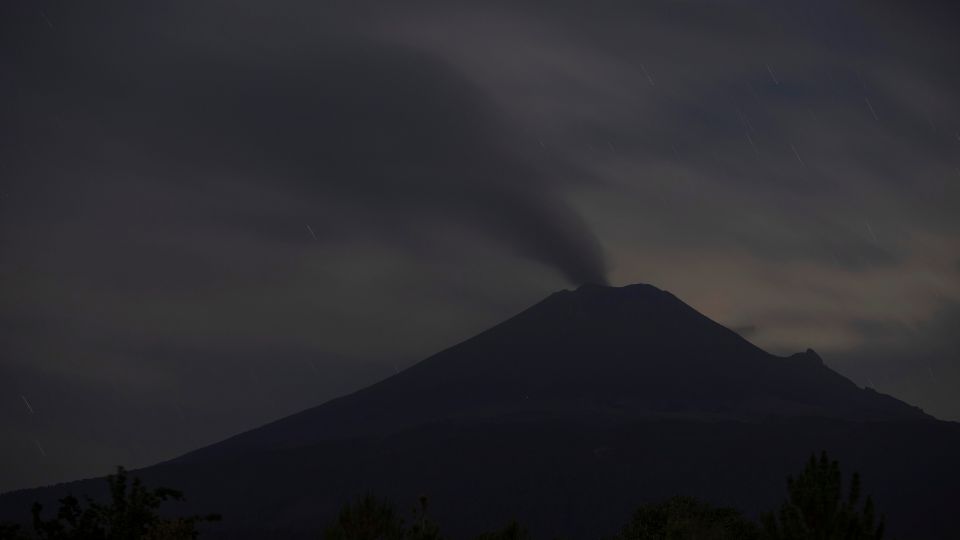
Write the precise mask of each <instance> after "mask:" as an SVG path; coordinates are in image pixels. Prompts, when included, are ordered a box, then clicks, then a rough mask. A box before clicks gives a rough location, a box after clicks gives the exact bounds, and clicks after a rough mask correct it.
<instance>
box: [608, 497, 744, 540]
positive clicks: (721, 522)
mask: <svg viewBox="0 0 960 540" xmlns="http://www.w3.org/2000/svg"><path fill="white" fill-rule="evenodd" d="M754 538H757V528H756V526H755V525H754V524H753V523H752V522H750V521H749V520H747V519H746V518H744V517H743V516H742V515H741V514H740V512H738V511H737V510H734V509H732V508H716V507H714V506H712V505H710V504H708V503H705V502H703V501H699V500H697V499H694V498H692V497H672V498H670V499H667V500H665V501H661V502H659V503H654V504H645V505H643V506H641V507H639V508H638V509H637V510H636V511H635V512H634V514H633V517H632V519H631V520H630V522H629V523H627V525H626V526H624V527H623V529H622V530H621V531H620V534H619V535H618V536H617V539H618V540H734V539H736V540H749V539H754Z"/></svg>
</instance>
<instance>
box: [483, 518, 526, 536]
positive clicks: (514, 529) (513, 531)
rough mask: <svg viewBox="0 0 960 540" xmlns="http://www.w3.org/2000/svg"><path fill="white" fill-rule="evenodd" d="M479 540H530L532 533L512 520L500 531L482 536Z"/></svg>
mask: <svg viewBox="0 0 960 540" xmlns="http://www.w3.org/2000/svg"><path fill="white" fill-rule="evenodd" d="M477 540H530V533H529V532H528V531H527V529H526V527H524V526H523V525H520V523H518V522H517V521H516V520H512V521H510V523H507V525H506V527H504V528H502V529H500V530H499V531H496V532H489V533H484V534H481V535H480V536H478V537H477Z"/></svg>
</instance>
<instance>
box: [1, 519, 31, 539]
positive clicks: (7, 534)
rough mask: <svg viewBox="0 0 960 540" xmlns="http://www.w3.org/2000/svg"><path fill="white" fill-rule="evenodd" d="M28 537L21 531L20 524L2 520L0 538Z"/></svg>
mask: <svg viewBox="0 0 960 540" xmlns="http://www.w3.org/2000/svg"><path fill="white" fill-rule="evenodd" d="M24 538H27V536H26V535H25V534H23V532H21V531H20V525H18V524H16V523H10V522H8V521H0V540H21V539H24Z"/></svg>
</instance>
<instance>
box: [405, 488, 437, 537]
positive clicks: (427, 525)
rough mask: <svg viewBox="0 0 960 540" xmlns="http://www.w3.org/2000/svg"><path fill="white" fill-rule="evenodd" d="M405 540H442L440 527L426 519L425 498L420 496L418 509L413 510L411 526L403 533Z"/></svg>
mask: <svg viewBox="0 0 960 540" xmlns="http://www.w3.org/2000/svg"><path fill="white" fill-rule="evenodd" d="M404 538H405V540H442V539H443V536H441V535H440V527H439V526H438V525H437V524H436V523H434V522H433V521H431V520H430V519H429V518H428V517H427V498H426V497H424V496H423V495H421V496H420V508H414V510H413V524H412V525H411V526H410V528H409V529H407V530H406V531H404Z"/></svg>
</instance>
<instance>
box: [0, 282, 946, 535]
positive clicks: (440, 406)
mask: <svg viewBox="0 0 960 540" xmlns="http://www.w3.org/2000/svg"><path fill="white" fill-rule="evenodd" d="M821 449H825V450H828V451H830V453H831V454H832V455H835V456H837V457H839V458H840V459H841V462H842V463H844V464H849V466H850V467H852V468H855V469H857V470H859V471H860V472H861V473H863V475H864V478H865V482H866V484H865V489H866V490H867V491H869V492H872V493H873V494H874V496H875V497H876V499H877V501H878V502H879V504H880V510H881V511H888V512H889V514H890V515H891V519H890V530H891V532H892V533H894V534H901V535H906V536H910V537H916V538H948V537H950V534H951V532H950V531H951V530H952V529H951V527H952V524H951V522H950V521H949V519H948V518H949V516H950V511H949V504H950V503H948V502H946V501H949V500H950V497H949V496H948V495H949V493H953V492H954V491H953V490H954V489H955V486H956V485H958V483H960V467H958V463H957V459H956V457H955V456H957V455H960V426H957V425H956V424H953V423H949V422H941V421H938V420H936V419H934V418H933V417H931V416H929V415H927V414H925V413H924V412H923V411H922V410H920V409H918V408H916V407H913V406H910V405H908V404H906V403H903V402H902V401H899V400H897V399H895V398H893V397H890V396H887V395H884V394H880V393H877V392H875V391H873V390H870V389H861V388H859V387H857V386H856V385H855V384H854V383H853V382H851V381H850V380H849V379H847V378H845V377H843V376H842V375H840V374H838V373H836V372H835V371H833V370H831V369H830V368H829V367H827V366H826V365H825V364H824V362H823V360H822V359H821V358H820V357H819V356H818V355H817V353H815V352H814V351H812V350H809V349H808V350H807V351H805V352H802V353H798V354H794V355H792V356H789V357H779V356H775V355H771V354H769V353H767V352H765V351H763V350H761V349H760V348H758V347H756V346H754V345H753V344H751V343H750V342H749V341H747V340H746V339H744V338H743V337H741V336H740V335H738V334H737V333H735V332H733V331H731V330H729V329H727V328H725V327H723V326H722V325H720V324H718V323H716V322H714V321H712V320H710V319H709V318H707V317H705V316H704V315H702V314H700V313H699V312H697V311H696V310H695V309H693V308H691V307H690V306H688V305H687V304H685V303H684V302H682V301H680V300H679V299H678V298H676V297H675V296H673V295H672V294H670V293H668V292H666V291H663V290H660V289H658V288H656V287H653V286H651V285H631V286H627V287H619V288H618V287H608V286H599V285H583V286H581V287H580V288H578V289H576V290H573V291H560V292H557V293H554V294H552V295H550V296H549V297H547V298H546V299H544V300H543V301H541V302H539V303H538V304H536V305H534V306H532V307H530V308H529V309H527V310H525V311H523V312H522V313H520V314H518V315H516V316H514V317H512V318H510V319H508V320H506V321H504V322H503V323H501V324H499V325H497V326H494V327H493V328H490V329H489V330H487V331H485V332H482V333H480V334H478V335H477V336H475V337H472V338H470V339H468V340H466V341H464V342H462V343H460V344H458V345H455V346H453V347H450V348H449V349H446V350H444V351H442V352H440V353H437V354H435V355H433V356H431V357H429V358H427V359H425V360H423V361H421V362H420V363H418V364H416V365H414V366H412V367H410V368H409V369H407V370H405V371H403V372H400V373H398V374H396V375H394V376H392V377H390V378H388V379H385V380H383V381H381V382H379V383H377V384H374V385H372V386H369V387H367V388H364V389H362V390H360V391H358V392H355V393H353V394H350V395H347V396H344V397H341V398H338V399H334V400H332V401H329V402H327V403H324V404H322V405H320V406H317V407H314V408H311V409H308V410H305V411H302V412H300V413H298V414H294V415H292V416H289V417H286V418H283V419H281V420H278V421H276V422H273V423H270V424H267V425H265V426H262V427H260V428H257V429H254V430H251V431H248V432H246V433H242V434H240V435H237V436H235V437H232V438H230V439H227V440H225V441H222V442H220V443H217V444H214V445H211V446H208V447H205V448H201V449H199V450H196V451H193V452H190V453H188V454H186V455H184V456H181V457H179V458H176V459H174V460H171V461H169V462H166V463H162V464H159V465H156V466H154V467H150V468H147V469H143V470H141V471H138V474H139V475H141V476H142V477H144V478H145V479H146V480H148V481H150V482H153V483H155V484H163V485H171V486H175V487H178V488H182V489H184V490H185V491H186V493H187V494H188V495H189V498H190V501H191V502H192V503H193V504H194V505H195V507H196V508H203V509H207V510H209V509H215V510H217V511H219V512H221V513H222V514H223V515H224V523H223V524H222V527H218V528H219V529H221V532H220V534H223V535H224V537H226V538H247V537H249V538H262V537H277V538H281V537H282V538H298V537H305V538H306V537H315V535H316V532H317V531H318V530H319V529H320V527H322V525H323V523H324V522H325V521H326V520H329V518H330V517H331V516H332V515H333V514H334V512H335V511H336V510H337V509H338V508H339V507H340V505H341V504H342V503H343V502H345V501H346V500H348V499H349V498H350V497H353V496H355V495H357V494H360V493H363V492H367V491H371V492H374V493H379V494H383V495H387V496H391V497H393V498H394V500H397V501H413V500H415V498H416V497H417V496H418V495H420V494H422V493H426V494H428V495H429V496H430V497H431V499H432V500H433V501H434V503H433V504H432V512H434V513H435V515H436V517H437V519H438V520H439V521H440V522H441V523H442V524H443V525H444V529H445V530H449V531H451V532H453V533H454V534H455V535H461V536H468V535H474V534H476V533H478V532H480V531H482V530H489V529H491V528H493V527H495V526H497V525H499V524H501V522H506V520H507V519H509V518H512V517H516V518H519V519H520V520H521V521H525V522H527V523H528V524H529V525H530V527H531V530H532V531H533V532H534V533H535V535H538V536H552V537H555V536H558V535H563V536H565V537H571V538H591V537H592V538H595V537H599V536H601V535H605V534H610V533H612V532H615V529H616V527H617V526H619V524H620V523H622V522H623V521H625V520H626V518H627V516H628V515H629V512H630V510H631V509H632V508H633V507H635V506H636V505H637V504H639V503H642V502H648V501H650V500H652V499H655V498H658V497H665V496H670V495H674V494H687V495H693V496H699V497H703V498H706V499H707V500H710V501H713V502H715V503H718V504H729V505H733V506H737V507H741V508H744V509H745V510H747V511H748V512H756V511H759V510H769V509H773V508H774V507H775V506H776V505H777V504H778V502H779V500H781V497H782V493H783V489H784V484H783V482H784V477H785V475H786V474H788V473H791V472H794V471H795V470H796V469H797V468H798V467H799V466H800V465H801V464H802V463H803V462H804V460H805V459H806V457H807V456H808V455H809V454H810V453H811V452H815V451H819V450H821ZM85 482H89V481H85ZM920 486H923V491H922V492H921V491H919V489H920ZM87 488H90V485H89V484H87V483H84V482H79V483H73V484H65V485H60V486H54V487H50V488H43V489H39V490H24V491H20V492H14V493H10V494H6V495H4V496H0V518H2V517H9V516H10V515H11V513H12V511H13V510H14V509H23V508H27V507H29V504H30V502H32V500H33V499H41V500H46V501H51V500H53V499H55V498H56V497H57V496H62V494H64V493H66V492H67V491H73V492H75V493H80V492H83V491H85V490H86V491H90V490H92V489H94V488H90V489H87ZM885 504H886V505H888V506H884V505H885ZM940 507H942V508H940ZM937 512H940V513H939V514H938V513H937Z"/></svg>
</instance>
